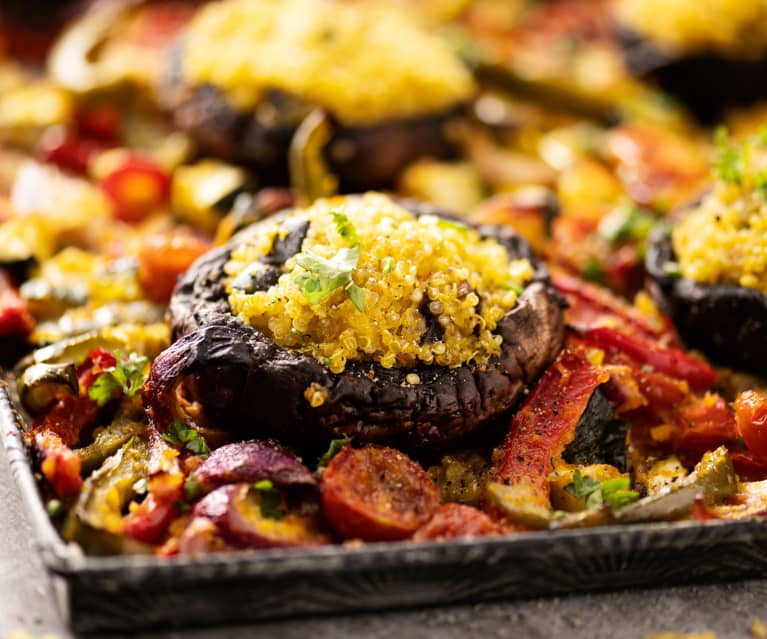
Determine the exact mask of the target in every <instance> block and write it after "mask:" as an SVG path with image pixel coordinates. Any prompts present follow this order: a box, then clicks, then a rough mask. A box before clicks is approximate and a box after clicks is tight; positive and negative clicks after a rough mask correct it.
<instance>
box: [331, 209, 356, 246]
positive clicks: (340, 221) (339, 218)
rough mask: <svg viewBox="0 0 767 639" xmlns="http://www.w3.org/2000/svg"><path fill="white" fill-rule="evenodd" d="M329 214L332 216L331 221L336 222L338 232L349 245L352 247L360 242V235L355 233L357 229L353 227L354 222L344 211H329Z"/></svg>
mask: <svg viewBox="0 0 767 639" xmlns="http://www.w3.org/2000/svg"><path fill="white" fill-rule="evenodd" d="M330 214H331V215H332V216H333V221H334V222H335V223H336V230H337V231H338V234H339V235H340V236H341V237H342V238H344V239H345V240H346V241H347V242H348V243H349V246H351V247H354V246H359V245H360V244H362V241H361V240H360V236H359V235H358V234H357V229H356V228H354V224H352V221H351V220H350V219H349V217H348V216H347V215H346V213H342V212H341V211H331V212H330Z"/></svg>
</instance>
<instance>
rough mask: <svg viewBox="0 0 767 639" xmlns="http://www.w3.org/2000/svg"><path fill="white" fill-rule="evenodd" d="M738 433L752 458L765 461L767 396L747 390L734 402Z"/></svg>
mask: <svg viewBox="0 0 767 639" xmlns="http://www.w3.org/2000/svg"><path fill="white" fill-rule="evenodd" d="M734 406H735V423H736V424H737V427H738V433H739V434H740V436H741V437H742V438H743V441H744V442H746V446H748V449H749V450H750V451H751V452H752V453H753V454H754V456H756V457H759V458H763V459H767V395H764V394H762V393H757V392H756V391H752V390H748V391H745V392H743V393H741V394H740V395H738V398H737V399H736V400H735V404H734Z"/></svg>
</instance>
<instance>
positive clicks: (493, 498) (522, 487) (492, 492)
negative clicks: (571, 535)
mask: <svg viewBox="0 0 767 639" xmlns="http://www.w3.org/2000/svg"><path fill="white" fill-rule="evenodd" d="M487 496H488V497H489V498H490V503H491V504H492V505H493V506H494V507H495V508H496V509H497V510H498V512H500V513H501V514H503V515H504V516H506V517H508V518H509V519H510V520H511V521H513V522H514V523H516V524H518V525H522V526H524V527H526V528H532V529H542V528H548V527H549V524H550V523H551V520H552V517H553V514H552V511H551V508H550V507H548V506H547V505H545V504H543V503H542V502H543V498H542V496H541V490H540V489H539V486H537V485H536V483H534V482H533V481H526V480H522V481H517V482H516V483H514V484H509V485H506V484H503V483H498V482H490V483H489V484H488V485H487ZM546 499H547V500H548V495H546Z"/></svg>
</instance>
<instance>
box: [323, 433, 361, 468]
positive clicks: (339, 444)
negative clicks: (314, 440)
mask: <svg viewBox="0 0 767 639" xmlns="http://www.w3.org/2000/svg"><path fill="white" fill-rule="evenodd" d="M351 441H352V439H351V437H342V438H341V439H334V440H333V441H331V442H330V447H329V448H328V449H327V450H326V451H325V453H324V454H323V455H322V457H320V458H319V459H318V460H317V466H327V465H328V464H329V463H330V460H331V459H333V457H335V456H336V455H337V454H338V453H339V452H340V451H341V449H342V448H343V447H344V446H346V444H349V443H351Z"/></svg>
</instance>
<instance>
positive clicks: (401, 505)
mask: <svg viewBox="0 0 767 639" xmlns="http://www.w3.org/2000/svg"><path fill="white" fill-rule="evenodd" d="M320 488H321V490H322V507H323V512H324V514H325V517H327V519H328V521H329V522H330V524H331V525H332V526H333V528H335V530H336V531H337V532H338V533H339V534H340V535H341V536H342V537H343V538H344V539H355V538H358V539H363V540H364V541H387V540H395V539H406V538H407V537H410V536H411V535H412V534H413V533H414V532H415V531H416V530H418V529H419V528H420V527H421V526H422V525H424V524H425V523H426V522H427V521H429V519H431V518H432V516H433V515H434V513H435V512H436V511H437V508H438V507H439V489H438V488H437V486H436V485H435V483H434V482H433V481H432V479H431V478H430V477H429V475H428V474H427V473H426V471H425V470H424V469H423V468H422V467H421V466H420V465H419V464H417V463H416V462H414V461H412V460H411V459H410V458H408V457H407V456H405V455H404V454H403V453H401V452H400V451H398V450H395V449H393V448H384V447H382V446H372V445H368V446H365V447H364V448H352V447H351V446H346V447H344V448H343V449H342V450H341V451H340V452H339V453H338V454H337V455H336V456H335V457H334V458H333V459H332V460H331V461H330V463H329V464H328V466H327V468H326V469H325V472H324V473H323V475H322V482H321V485H320Z"/></svg>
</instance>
